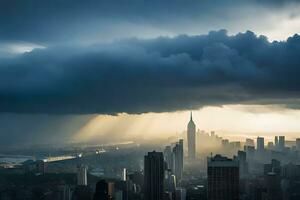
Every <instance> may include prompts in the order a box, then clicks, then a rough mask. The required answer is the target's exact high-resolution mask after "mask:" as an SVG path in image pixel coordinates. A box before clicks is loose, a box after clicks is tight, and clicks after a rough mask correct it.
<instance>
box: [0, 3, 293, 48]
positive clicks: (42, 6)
mask: <svg viewBox="0 0 300 200" xmlns="http://www.w3.org/2000/svg"><path fill="white" fill-rule="evenodd" d="M292 2H293V3H296V2H297V1H296V0H275V1H273V0H272V1H271V0H270V1H266V0H264V1H262V0H256V1H248V0H216V1H211V0H203V1H198V0H187V1H181V0H164V1H161V0H152V1H143V0H142V1H141V0H115V1H111V0H85V1H82V0H51V1H48V0H26V1H19V0H2V1H1V2H0V41H1V40H8V41H27V42H36V43H40V44H49V43H50V44H52V43H56V44H57V43H61V42H66V41H67V42H78V41H81V42H82V40H91V39H92V38H94V39H95V40H106V39H108V40H109V39H114V38H120V37H121V38H122V36H125V37H126V36H132V35H134V34H135V33H137V32H142V33H140V34H146V33H143V29H145V32H150V33H149V34H150V35H151V34H152V33H153V32H155V31H158V32H159V33H160V32H170V33H174V34H177V33H182V32H181V31H182V29H184V30H185V33H187V32H189V31H190V30H194V29H196V31H199V29H197V28H196V27H195V26H198V27H199V28H200V30H201V29H205V31H208V30H207V28H217V29H220V28H224V25H225V28H228V27H227V26H230V25H229V24H230V23H233V24H234V23H238V24H240V25H241V23H239V22H236V20H238V19H240V18H255V16H253V13H252V12H250V10H251V9H252V8H253V10H259V9H261V8H262V7H264V8H265V9H269V8H273V7H279V8H281V7H282V6H285V5H287V4H289V3H292ZM258 8H259V9H258ZM263 11H266V10H261V12H262V13H263ZM274 12H276V11H274ZM246 13H249V15H246ZM256 15H258V13H256ZM293 15H294V14H293ZM258 17H259V20H257V19H256V18H255V23H260V21H263V20H264V17H263V16H258ZM248 23H249V22H248ZM250 23H251V22H250ZM268 23H269V22H268ZM215 26H217V27H215ZM247 28H249V27H247ZM130 30H133V32H134V33H131V31H130ZM239 31H241V29H239ZM159 33H158V34H159ZM156 35H157V34H156Z"/></svg>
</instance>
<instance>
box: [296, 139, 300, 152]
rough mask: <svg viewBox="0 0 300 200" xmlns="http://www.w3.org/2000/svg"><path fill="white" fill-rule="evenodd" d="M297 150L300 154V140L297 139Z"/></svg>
mask: <svg viewBox="0 0 300 200" xmlns="http://www.w3.org/2000/svg"><path fill="white" fill-rule="evenodd" d="M296 150H297V151H298V152H300V138H297V139H296Z"/></svg>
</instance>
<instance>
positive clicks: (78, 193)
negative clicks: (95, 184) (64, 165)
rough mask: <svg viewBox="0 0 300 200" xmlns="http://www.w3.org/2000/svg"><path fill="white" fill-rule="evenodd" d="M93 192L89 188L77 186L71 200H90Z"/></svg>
mask: <svg viewBox="0 0 300 200" xmlns="http://www.w3.org/2000/svg"><path fill="white" fill-rule="evenodd" d="M92 196H93V192H92V190H91V188H90V187H88V186H84V185H78V186H77V187H76V188H75V190H74V192H73V195H72V200H91V199H92Z"/></svg>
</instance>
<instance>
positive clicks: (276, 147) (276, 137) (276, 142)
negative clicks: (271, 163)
mask: <svg viewBox="0 0 300 200" xmlns="http://www.w3.org/2000/svg"><path fill="white" fill-rule="evenodd" d="M275 149H278V136H275Z"/></svg>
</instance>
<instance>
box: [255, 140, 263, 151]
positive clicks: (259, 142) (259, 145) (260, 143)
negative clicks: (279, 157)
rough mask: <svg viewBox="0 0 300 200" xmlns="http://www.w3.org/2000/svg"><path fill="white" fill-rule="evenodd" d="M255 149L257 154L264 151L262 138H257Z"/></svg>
mask: <svg viewBox="0 0 300 200" xmlns="http://www.w3.org/2000/svg"><path fill="white" fill-rule="evenodd" d="M256 149H257V151H258V152H263V151H264V150H265V139H264V138H263V137H258V138H257V141H256Z"/></svg>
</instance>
